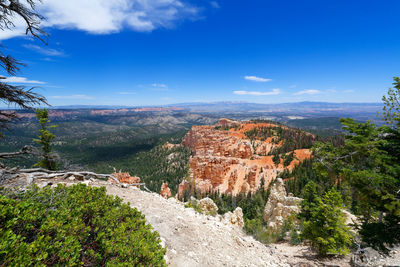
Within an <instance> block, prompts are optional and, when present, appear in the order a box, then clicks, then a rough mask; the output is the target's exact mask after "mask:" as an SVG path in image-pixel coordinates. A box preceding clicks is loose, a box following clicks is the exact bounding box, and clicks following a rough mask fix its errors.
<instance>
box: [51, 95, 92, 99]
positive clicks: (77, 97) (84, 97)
mask: <svg viewBox="0 0 400 267" xmlns="http://www.w3.org/2000/svg"><path fill="white" fill-rule="evenodd" d="M50 98H54V99H93V97H91V96H87V95H56V96H50Z"/></svg>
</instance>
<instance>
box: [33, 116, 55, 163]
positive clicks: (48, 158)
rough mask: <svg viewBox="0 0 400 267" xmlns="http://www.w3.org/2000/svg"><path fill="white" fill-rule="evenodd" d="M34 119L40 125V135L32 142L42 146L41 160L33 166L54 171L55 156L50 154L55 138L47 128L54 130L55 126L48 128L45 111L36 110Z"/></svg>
mask: <svg viewBox="0 0 400 267" xmlns="http://www.w3.org/2000/svg"><path fill="white" fill-rule="evenodd" d="M36 118H37V119H38V120H39V123H40V130H39V132H40V134H39V136H38V137H39V138H38V139H34V141H35V142H36V143H37V144H39V145H41V146H42V154H41V159H40V160H39V162H38V163H36V164H35V166H37V167H41V168H45V169H48V170H56V169H57V163H56V160H55V155H54V154H53V153H52V147H51V141H52V140H53V139H54V138H55V137H56V136H55V135H54V134H53V133H51V132H50V131H49V128H54V127H56V125H51V126H48V124H49V123H50V120H49V112H48V110H47V109H36Z"/></svg>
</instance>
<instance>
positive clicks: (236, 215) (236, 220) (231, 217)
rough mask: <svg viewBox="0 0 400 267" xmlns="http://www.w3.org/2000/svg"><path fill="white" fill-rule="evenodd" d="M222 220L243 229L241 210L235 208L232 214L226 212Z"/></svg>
mask: <svg viewBox="0 0 400 267" xmlns="http://www.w3.org/2000/svg"><path fill="white" fill-rule="evenodd" d="M224 220H225V221H227V222H228V223H230V224H232V225H236V226H238V227H239V228H243V226H244V221H243V211H242V208H240V207H237V208H236V209H235V210H234V211H233V212H230V211H229V212H227V213H225V214H224Z"/></svg>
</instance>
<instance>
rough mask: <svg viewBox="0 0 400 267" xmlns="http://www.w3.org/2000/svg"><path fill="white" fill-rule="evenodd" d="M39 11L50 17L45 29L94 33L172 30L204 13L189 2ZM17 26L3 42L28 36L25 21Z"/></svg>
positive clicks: (94, 3) (65, 2)
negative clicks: (176, 25) (126, 30)
mask: <svg viewBox="0 0 400 267" xmlns="http://www.w3.org/2000/svg"><path fill="white" fill-rule="evenodd" d="M37 8H38V11H39V13H40V14H42V15H43V16H44V17H45V18H46V20H45V21H43V23H42V24H43V26H44V27H54V28H59V29H76V30H81V31H85V32H88V33H91V34H110V33H116V32H120V31H121V30H123V29H124V28H125V29H131V30H134V31H143V32H148V31H153V30H155V29H158V28H170V27H172V26H174V25H175V23H176V22H178V21H181V20H185V19H191V20H193V19H196V18H199V17H200V14H199V13H200V10H201V8H200V7H197V6H195V5H193V4H191V1H189V0H112V1H111V0H90V1H87V0H86V1H82V0H62V1H61V0H43V2H42V4H38V5H37ZM14 24H15V26H16V27H15V29H13V30H10V31H8V30H6V31H1V32H0V39H7V38H11V37H15V36H22V35H25V24H24V21H23V20H22V19H16V20H15V21H14Z"/></svg>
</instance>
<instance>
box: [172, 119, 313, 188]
mask: <svg viewBox="0 0 400 267" xmlns="http://www.w3.org/2000/svg"><path fill="white" fill-rule="evenodd" d="M258 127H277V125H274V124H270V123H250V122H247V123H240V122H237V121H232V120H228V119H221V120H220V122H219V123H218V124H216V125H213V126H194V127H192V129H191V130H190V131H189V132H188V133H187V134H186V136H185V138H184V140H183V142H182V144H183V145H185V146H187V147H190V148H191V150H192V152H193V155H192V157H191V158H190V160H189V165H190V174H191V177H192V178H193V180H191V181H192V182H193V184H194V185H195V189H196V190H198V191H201V192H202V193H205V192H212V191H218V192H219V193H225V194H227V193H230V194H233V195H237V194H239V193H248V192H255V191H256V190H257V189H258V188H259V187H260V184H261V181H262V180H263V182H264V186H265V188H267V187H268V185H269V183H270V182H271V181H273V180H275V179H276V177H277V174H278V173H279V172H282V171H284V170H285V169H292V168H294V166H296V165H297V164H298V163H299V162H300V161H302V160H304V159H306V158H309V157H311V152H310V151H309V150H308V149H298V150H295V151H294V156H295V157H294V160H293V161H292V162H291V163H290V164H289V166H286V167H285V166H284V165H283V161H282V162H281V163H279V164H275V163H274V161H273V156H272V155H269V153H270V152H271V151H273V150H274V149H275V148H278V147H279V146H281V145H282V142H274V140H273V138H272V137H270V138H265V139H257V138H252V139H250V138H248V136H247V135H246V134H247V133H248V132H249V131H252V130H254V129H256V128H258ZM279 127H284V126H279ZM183 189H184V185H183V184H181V185H180V186H179V195H180V196H182V195H181V193H182V192H183V191H182V190H183Z"/></svg>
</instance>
